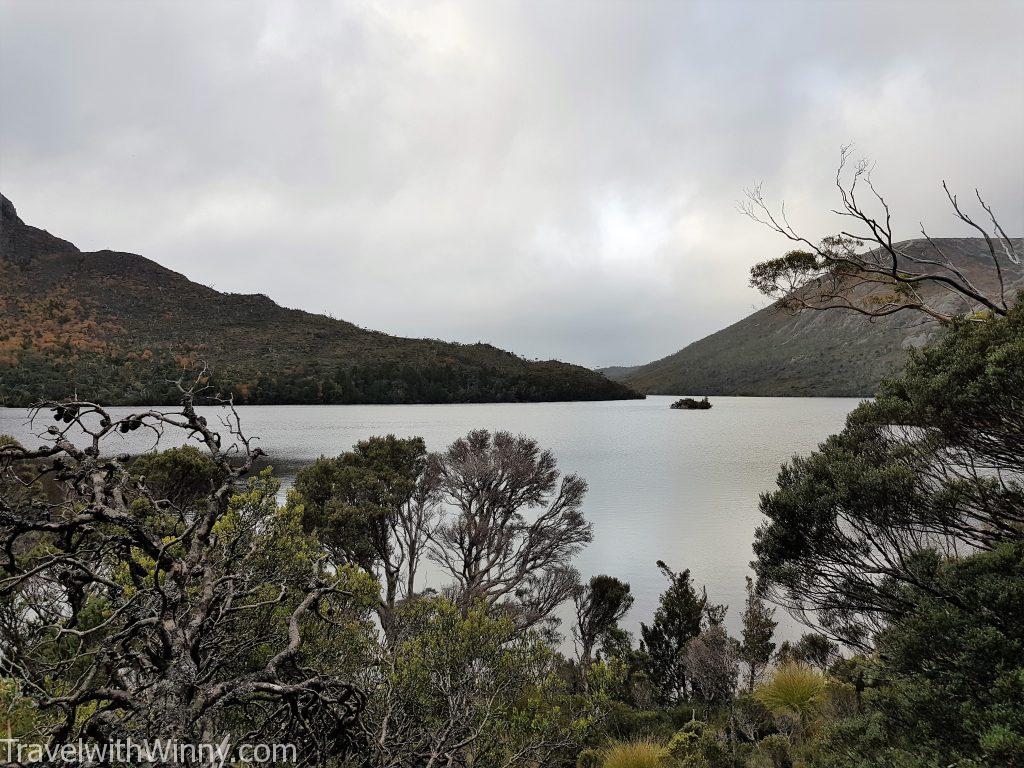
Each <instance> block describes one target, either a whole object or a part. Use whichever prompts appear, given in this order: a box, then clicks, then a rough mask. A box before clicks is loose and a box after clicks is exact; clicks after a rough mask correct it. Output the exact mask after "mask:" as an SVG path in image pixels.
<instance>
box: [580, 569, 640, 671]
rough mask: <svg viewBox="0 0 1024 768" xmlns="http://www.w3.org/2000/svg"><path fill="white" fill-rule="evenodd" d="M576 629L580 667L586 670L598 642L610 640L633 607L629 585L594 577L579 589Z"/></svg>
mask: <svg viewBox="0 0 1024 768" xmlns="http://www.w3.org/2000/svg"><path fill="white" fill-rule="evenodd" d="M574 602H575V605H576V626H575V627H574V628H573V636H574V638H575V639H576V642H577V643H578V645H579V653H580V655H579V659H580V665H581V666H582V667H583V668H584V669H586V668H588V667H589V666H590V663H591V653H592V651H593V649H594V646H595V645H596V644H597V643H598V641H600V640H603V639H605V638H607V637H610V636H611V634H612V633H614V631H615V630H616V629H618V623H619V621H621V619H622V617H623V616H625V615H626V612H627V611H628V610H629V608H630V606H631V605H633V596H632V595H631V594H630V593H629V584H627V583H625V582H624V581H620V580H619V579H616V578H615V577H614V576H603V575H602V576H591V578H590V582H589V583H588V584H587V585H586V586H584V587H581V588H580V589H579V590H577V592H576V595H575V596H574Z"/></svg>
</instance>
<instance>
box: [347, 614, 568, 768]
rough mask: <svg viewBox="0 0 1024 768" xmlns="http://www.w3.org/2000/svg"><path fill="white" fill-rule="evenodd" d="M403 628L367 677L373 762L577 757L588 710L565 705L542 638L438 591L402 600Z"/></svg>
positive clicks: (478, 762)
mask: <svg viewBox="0 0 1024 768" xmlns="http://www.w3.org/2000/svg"><path fill="white" fill-rule="evenodd" d="M399 625H400V627H401V629H400V635H399V641H398V643H397V644H396V646H395V647H394V649H393V650H391V651H385V655H384V656H383V657H382V659H381V660H380V661H379V663H378V668H379V669H380V678H379V679H374V678H371V679H370V683H371V685H370V688H371V690H373V691H374V693H373V695H372V696H371V699H370V703H369V707H368V713H367V719H368V721H369V723H370V727H371V729H372V733H373V738H372V739H371V754H372V761H373V765H375V766H405V765H409V764H416V765H420V764H422V765H427V764H430V765H433V764H442V765H450V764H455V765H470V764H471V765H475V766H481V768H485V767H487V766H507V765H513V764H530V762H532V761H536V762H537V763H538V764H547V761H549V760H551V759H552V758H553V756H555V755H563V756H564V755H566V754H575V752H574V751H573V750H572V748H573V747H574V746H575V745H577V744H578V742H579V740H580V739H581V737H582V735H583V733H584V731H585V729H586V728H587V725H588V721H587V717H586V715H587V713H586V712H585V711H583V712H577V713H573V712H572V711H570V710H571V707H570V706H568V701H567V699H565V698H564V692H563V689H562V681H561V680H560V679H559V677H558V675H557V674H556V664H555V662H556V658H555V655H554V653H553V651H552V650H551V649H550V647H548V645H547V644H546V643H545V642H544V641H543V639H542V638H541V637H540V636H539V635H537V634H535V633H522V632H520V631H519V630H518V629H517V628H516V626H515V624H514V623H513V622H512V621H511V620H509V619H507V618H496V617H493V616H491V615H489V614H488V612H487V611H486V609H485V608H484V606H483V605H479V604H478V605H477V606H475V607H473V608H471V609H470V610H469V611H468V612H465V613H464V612H463V611H462V610H461V609H460V608H459V607H458V606H456V605H454V604H452V603H451V602H449V601H448V600H446V599H445V598H440V597H436V598H420V599H417V600H414V601H412V602H411V603H408V604H406V605H404V606H403V607H402V609H401V611H400V615H399ZM518 760H521V761H522V762H521V763H519V762H515V761H518ZM510 761H512V762H510Z"/></svg>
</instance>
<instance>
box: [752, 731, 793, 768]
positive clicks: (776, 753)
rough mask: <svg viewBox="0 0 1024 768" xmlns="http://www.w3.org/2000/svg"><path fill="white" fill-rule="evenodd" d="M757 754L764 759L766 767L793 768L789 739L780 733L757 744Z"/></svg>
mask: <svg viewBox="0 0 1024 768" xmlns="http://www.w3.org/2000/svg"><path fill="white" fill-rule="evenodd" d="M757 753H758V755H760V756H761V757H762V758H763V759H764V761H765V762H764V765H766V766H771V768H793V758H792V757H791V756H790V754H789V739H787V738H786V737H785V736H783V735H782V734H780V733H775V734H772V735H771V736H766V737H764V738H763V739H761V741H759V742H758V743H757Z"/></svg>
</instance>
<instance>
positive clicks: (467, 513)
mask: <svg viewBox="0 0 1024 768" xmlns="http://www.w3.org/2000/svg"><path fill="white" fill-rule="evenodd" d="M438 467H439V471H440V483H441V489H442V492H443V494H444V497H445V500H446V501H447V502H448V503H450V504H451V505H453V506H454V507H455V515H454V517H453V518H452V519H450V520H448V521H446V522H445V523H444V524H442V525H441V526H439V527H438V529H437V530H436V531H435V532H434V534H433V535H432V537H431V540H432V547H431V549H430V557H431V559H432V560H434V562H436V563H437V564H439V565H440V566H441V567H442V568H444V569H445V570H446V571H447V572H448V574H449V575H450V576H451V577H452V578H453V579H454V581H455V588H454V592H455V597H456V600H457V601H458V602H459V604H460V605H462V606H463V607H464V608H468V607H470V606H472V605H473V604H475V603H477V602H482V603H484V604H485V605H486V606H487V607H489V608H496V609H500V610H504V611H508V612H509V613H511V614H513V615H514V616H515V617H516V621H517V623H518V624H519V625H520V626H521V627H523V628H526V627H532V626H536V625H538V624H539V623H541V622H543V621H544V620H545V619H547V618H548V617H550V615H551V613H552V612H553V611H554V609H555V608H556V607H557V606H558V605H559V604H560V603H562V602H564V601H565V600H567V599H569V598H570V597H572V595H573V594H574V592H575V591H576V589H577V588H578V586H579V574H578V573H577V572H576V570H575V569H574V568H572V567H570V566H569V565H568V563H569V561H570V559H571V558H572V557H573V556H574V555H575V554H577V553H578V552H579V551H580V550H581V549H582V547H583V546H584V545H585V544H587V543H588V542H590V540H591V538H592V533H591V526H590V523H588V522H587V521H586V520H585V519H584V517H583V514H582V512H581V511H580V506H581V505H582V503H583V496H584V495H585V493H586V490H587V484H586V482H585V481H584V480H582V479H581V478H579V477H577V476H576V475H567V476H565V477H564V478H562V480H561V482H560V483H559V477H560V473H559V471H558V468H557V464H556V461H555V458H554V456H553V455H552V454H551V452H550V451H541V450H540V448H539V447H538V446H537V442H536V441H535V440H532V439H529V438H526V437H523V436H519V437H513V436H512V435H510V434H509V433H507V432H497V433H495V434H494V435H491V433H490V432H488V431H487V430H477V431H474V432H470V433H469V434H468V435H467V436H466V437H464V438H459V439H458V440H456V441H455V442H454V443H452V445H451V446H450V447H449V448H448V450H447V451H445V452H444V454H442V455H441V456H440V458H439V463H438Z"/></svg>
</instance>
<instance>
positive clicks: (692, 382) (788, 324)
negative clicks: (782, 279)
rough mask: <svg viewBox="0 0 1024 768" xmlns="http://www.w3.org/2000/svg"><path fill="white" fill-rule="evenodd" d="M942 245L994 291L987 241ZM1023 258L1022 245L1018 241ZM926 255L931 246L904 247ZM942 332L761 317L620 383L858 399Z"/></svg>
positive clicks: (833, 319)
mask: <svg viewBox="0 0 1024 768" xmlns="http://www.w3.org/2000/svg"><path fill="white" fill-rule="evenodd" d="M937 242H938V244H939V245H940V247H941V248H942V250H943V252H945V253H946V254H947V255H949V257H950V258H951V259H952V260H953V261H954V262H955V263H956V264H957V266H958V267H959V268H960V269H961V270H962V271H963V272H964V274H965V275H967V277H968V278H970V279H971V280H972V281H974V282H975V283H976V284H978V285H979V286H981V287H985V288H987V289H989V290H991V289H993V288H994V285H993V277H994V275H993V270H992V269H991V260H990V258H989V256H988V250H987V247H986V245H985V241H984V240H982V239H980V238H945V239H940V240H937ZM1014 245H1015V248H1016V251H1017V253H1018V254H1021V253H1024V240H1021V239H1019V238H1018V239H1016V240H1015V241H1014ZM901 246H902V247H904V248H906V249H907V250H909V251H910V252H911V253H915V254H922V255H923V254H925V253H926V252H927V248H928V246H927V243H926V242H925V241H923V240H911V241H907V242H905V243H902V244H901ZM1003 267H1004V278H1005V281H1006V285H1007V296H1008V297H1014V296H1016V294H1017V292H1019V291H1024V267H1021V266H1020V265H1012V264H1010V265H1007V264H1004V265H1003ZM927 292H928V298H929V300H930V301H932V302H933V303H935V304H937V305H939V306H944V307H948V308H956V307H958V306H960V303H959V299H957V298H956V297H954V296H952V295H949V294H945V293H943V292H942V291H941V290H940V289H937V288H935V287H930V288H928V289H927ZM939 332H940V327H939V325H938V324H937V323H936V322H934V321H932V320H929V319H928V318H925V317H923V316H922V315H920V314H917V313H913V312H906V313H901V314H898V315H893V316H890V317H887V318H879V319H871V318H867V317H865V316H864V315H861V314H859V313H856V312H852V311H847V310H830V311H827V312H814V311H805V312H801V313H797V314H792V313H789V312H786V311H784V310H777V309H774V308H770V307H769V308H766V309H762V310H760V311H758V312H755V313H754V314H752V315H750V316H748V317H746V318H744V319H743V320H740V321H739V322H737V323H734V324H733V325H730V326H729V327H728V328H725V329H723V330H721V331H718V332H717V333H713V334H711V335H710V336H707V337H705V338H703V339H701V340H699V341H696V342H694V343H692V344H690V345H689V346H686V347H684V348H683V349H681V350H679V351H678V352H676V353H674V354H672V355H669V356H668V357H665V358H662V359H661V360H655V361H654V362H652V363H648V364H647V365H643V366H640V367H638V368H636V369H635V370H628V369H627V370H626V373H625V374H624V375H620V376H615V373H614V372H613V373H612V377H613V378H617V379H618V380H620V381H623V382H624V383H626V384H628V385H630V386H632V387H635V388H636V389H638V390H640V391H642V392H646V393H649V394H672V395H686V394H690V395H693V394H709V395H758V396H790V395H792V396H818V397H859V396H868V395H871V394H873V393H874V391H875V387H876V386H877V385H878V382H879V381H880V380H881V379H882V378H883V377H885V376H889V375H892V374H894V373H896V372H897V371H898V370H899V368H900V367H901V366H902V364H903V362H904V360H905V359H906V356H907V353H908V350H909V349H911V348H913V347H920V346H924V345H925V344H927V343H929V342H930V341H931V340H932V339H934V338H935V335H936V334H937V333H939Z"/></svg>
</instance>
